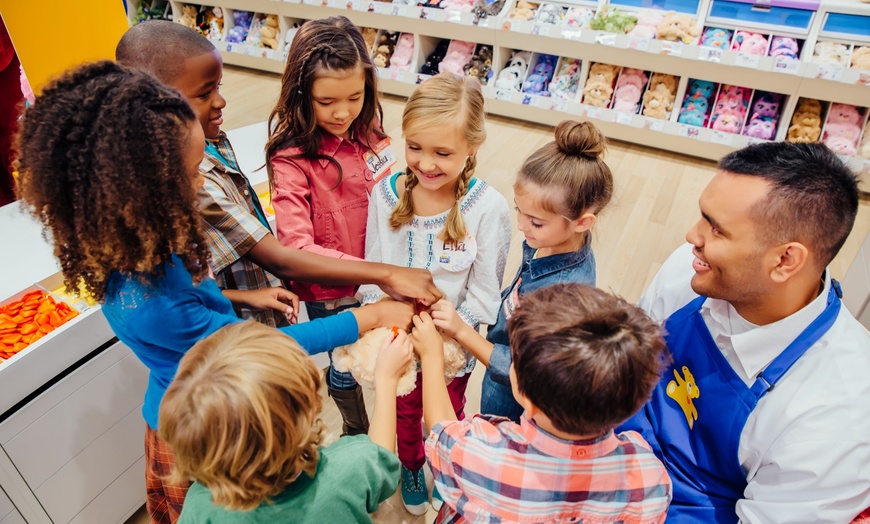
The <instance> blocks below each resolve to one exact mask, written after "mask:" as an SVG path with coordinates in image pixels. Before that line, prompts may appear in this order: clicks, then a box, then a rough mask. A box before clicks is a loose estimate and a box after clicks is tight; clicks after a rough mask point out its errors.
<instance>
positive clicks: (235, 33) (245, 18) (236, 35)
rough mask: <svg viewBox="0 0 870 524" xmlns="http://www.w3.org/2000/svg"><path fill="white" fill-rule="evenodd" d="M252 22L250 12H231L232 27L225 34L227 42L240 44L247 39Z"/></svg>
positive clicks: (252, 17)
mask: <svg viewBox="0 0 870 524" xmlns="http://www.w3.org/2000/svg"><path fill="white" fill-rule="evenodd" d="M253 20H254V13H252V12H250V11H238V10H236V11H233V22H234V25H233V27H232V28H231V29H230V30H229V33H227V42H233V43H237V44H241V43H242V42H244V41H245V39H247V37H248V30H249V29H250V28H251V22H252V21H253Z"/></svg>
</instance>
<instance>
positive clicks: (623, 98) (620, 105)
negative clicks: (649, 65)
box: [613, 67, 649, 113]
mask: <svg viewBox="0 0 870 524" xmlns="http://www.w3.org/2000/svg"><path fill="white" fill-rule="evenodd" d="M648 79H649V77H648V76H647V74H646V73H645V72H643V71H642V70H640V69H632V68H628V67H626V68H623V69H622V73H621V74H620V75H619V80H618V81H617V82H616V91H615V92H614V98H613V100H614V102H613V109H614V110H616V111H621V112H623V113H637V109H638V105H639V103H640V96H641V94H642V93H643V89H644V87H646V81H647V80H648Z"/></svg>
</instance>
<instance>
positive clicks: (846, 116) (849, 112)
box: [828, 103, 861, 126]
mask: <svg viewBox="0 0 870 524" xmlns="http://www.w3.org/2000/svg"><path fill="white" fill-rule="evenodd" d="M860 122H861V112H860V111H858V108H857V107H855V106H853V105H849V104H839V103H833V104H831V110H830V111H828V124H838V123H844V124H853V125H856V126H857V125H858V124H859V123H860Z"/></svg>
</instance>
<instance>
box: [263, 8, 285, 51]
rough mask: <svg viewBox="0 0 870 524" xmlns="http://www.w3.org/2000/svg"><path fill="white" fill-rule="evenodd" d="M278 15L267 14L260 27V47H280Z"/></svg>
mask: <svg viewBox="0 0 870 524" xmlns="http://www.w3.org/2000/svg"><path fill="white" fill-rule="evenodd" d="M279 33H280V29H279V28H278V15H266V18H265V19H264V20H263V25H262V26H261V27H260V47H268V48H269V49H278V36H279Z"/></svg>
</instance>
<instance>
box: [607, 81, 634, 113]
mask: <svg viewBox="0 0 870 524" xmlns="http://www.w3.org/2000/svg"><path fill="white" fill-rule="evenodd" d="M638 102H640V89H638V87H637V86H636V85H634V84H625V85H623V86H622V87H617V88H616V93H615V94H614V103H613V109H615V110H616V111H620V112H622V113H637V106H638Z"/></svg>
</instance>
